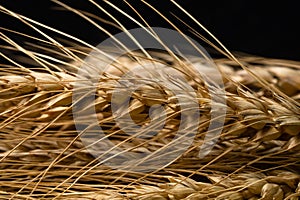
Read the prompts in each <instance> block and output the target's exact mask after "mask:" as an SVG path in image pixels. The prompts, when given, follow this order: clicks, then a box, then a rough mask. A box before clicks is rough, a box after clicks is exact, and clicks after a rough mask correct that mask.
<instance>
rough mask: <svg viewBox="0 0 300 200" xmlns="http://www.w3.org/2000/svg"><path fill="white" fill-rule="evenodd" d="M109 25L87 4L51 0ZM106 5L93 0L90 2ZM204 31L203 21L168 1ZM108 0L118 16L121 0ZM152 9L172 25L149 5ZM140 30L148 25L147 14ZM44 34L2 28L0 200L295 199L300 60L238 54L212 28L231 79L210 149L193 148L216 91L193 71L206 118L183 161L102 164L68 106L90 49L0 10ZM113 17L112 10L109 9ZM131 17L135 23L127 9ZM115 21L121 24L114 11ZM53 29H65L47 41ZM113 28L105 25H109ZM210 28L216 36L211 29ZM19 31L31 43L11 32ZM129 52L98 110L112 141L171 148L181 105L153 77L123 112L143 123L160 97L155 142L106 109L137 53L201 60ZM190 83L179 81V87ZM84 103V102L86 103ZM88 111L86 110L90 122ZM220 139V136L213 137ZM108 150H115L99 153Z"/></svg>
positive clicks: (188, 61)
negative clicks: (136, 167)
mask: <svg viewBox="0 0 300 200" xmlns="http://www.w3.org/2000/svg"><path fill="white" fill-rule="evenodd" d="M54 2H56V3H57V4H59V5H60V6H62V7H64V8H65V9H67V10H69V11H72V12H74V13H75V14H77V15H79V16H81V17H83V18H84V19H85V20H88V21H89V22H90V23H92V24H93V25H95V26H96V27H97V28H99V29H100V30H101V31H102V32H103V31H104V32H105V30H103V29H102V28H101V26H100V25H99V23H98V22H97V19H95V18H93V17H92V16H91V15H90V16H89V15H88V13H87V12H83V11H80V10H76V9H73V8H72V7H70V6H68V5H65V4H64V3H61V2H59V1H54ZM90 2H91V3H93V4H94V6H95V7H96V8H98V9H99V10H102V11H104V12H105V10H103V9H102V8H101V7H100V6H99V5H98V4H96V3H95V2H94V1H90ZM171 2H172V3H173V4H174V5H175V6H177V7H178V9H179V10H181V13H182V15H187V16H189V17H190V18H191V21H193V23H196V24H198V25H199V26H200V28H202V29H203V30H204V31H207V30H206V29H205V28H204V27H203V26H202V25H201V24H200V23H199V22H197V21H196V20H195V19H194V18H193V17H192V16H190V15H189V13H188V12H187V11H185V10H184V9H183V8H182V7H180V5H178V4H177V3H176V2H174V1H171ZM106 3H107V4H108V5H110V6H111V7H113V8H115V9H116V12H121V14H124V15H125V16H127V15H126V13H124V12H123V11H122V10H120V9H118V8H117V6H116V5H114V4H112V3H110V2H109V1H107V2H106ZM144 3H145V4H146V5H148V6H149V7H150V8H151V9H153V12H156V13H158V14H160V15H161V16H162V19H163V20H167V21H168V22H169V23H170V24H171V25H172V26H173V28H174V29H175V30H177V31H179V32H180V30H179V29H178V28H177V27H176V26H175V25H174V24H172V22H171V21H169V20H168V19H167V18H165V17H164V15H163V14H161V13H159V11H158V10H156V9H155V7H154V6H152V5H150V4H148V3H147V2H144ZM128 5H129V6H130V8H131V9H133V10H134V11H135V12H136V14H137V16H139V17H140V20H139V21H141V22H139V23H141V26H142V28H145V27H147V25H148V24H147V22H146V21H144V19H143V17H142V15H140V14H139V13H138V11H137V10H135V9H134V7H132V6H131V5H130V4H128ZM0 11H1V12H2V13H4V14H7V15H10V16H11V17H12V18H16V19H18V20H19V21H20V22H21V23H24V24H25V25H27V26H28V27H30V28H31V29H33V30H34V31H36V32H37V33H38V34H39V35H40V37H36V36H32V35H28V34H24V33H22V32H17V31H15V30H10V29H6V28H5V27H0V30H1V32H0V38H1V40H2V41H3V42H4V43H5V44H4V45H1V51H0V56H1V57H2V58H3V60H5V62H3V63H0V65H1V66H0V91H1V92H0V139H1V141H0V197H1V199H145V200H146V199H147V200H148V199H149V200H150V199H151V200H152V199H153V200H167V199H172V200H177V199H186V200H196V199H235V200H240V199H251V200H255V199H261V200H269V199H270V200H271V199H274V200H275V199H276V200H281V199H292V200H296V199H299V197H300V159H299V158H300V109H299V108H300V92H299V91H300V78H299V77H300V63H298V62H294V61H287V60H278V59H268V58H261V57H255V56H239V57H235V56H234V55H233V54H232V53H231V52H230V51H228V50H227V49H226V48H225V47H224V46H223V45H222V44H221V43H220V42H219V41H218V40H217V39H216V38H215V37H214V36H213V35H210V37H211V38H212V40H208V39H205V38H203V37H202V36H201V35H200V34H197V33H196V32H195V31H194V30H193V29H192V28H191V27H188V28H189V29H190V30H191V31H192V33H194V35H195V36H198V37H199V38H201V39H203V40H204V41H206V42H207V43H208V44H210V45H211V46H212V47H214V48H215V49H216V50H217V51H219V52H220V53H221V54H222V55H223V58H216V59H214V63H215V64H216V66H217V67H218V69H219V71H220V73H221V75H222V79H223V82H224V88H225V93H226V102H225V103H223V105H222V106H223V107H224V108H226V112H225V114H224V116H223V117H224V119H225V120H224V126H222V130H221V134H220V136H219V137H218V138H212V140H214V139H217V141H216V144H215V146H214V147H213V148H212V150H211V152H210V153H209V154H208V155H206V156H205V157H203V158H200V157H199V156H198V153H199V149H200V148H201V145H202V144H203V143H204V138H205V135H206V134H207V131H208V126H209V124H210V122H211V121H213V120H217V119H214V118H217V117H219V116H212V115H211V105H212V104H211V99H210V96H211V95H210V91H209V90H208V88H207V87H206V86H205V84H204V81H203V80H202V79H201V77H195V75H194V74H193V73H189V72H188V70H186V71H187V73H186V74H185V77H186V79H187V80H188V83H189V84H190V85H191V87H192V88H193V89H194V90H195V91H196V94H197V95H196V99H195V100H196V101H197V103H198V104H199V111H200V115H199V121H200V123H199V125H198V126H197V134H196V136H195V137H194V138H193V142H192V143H191V144H192V145H191V146H190V147H189V148H188V149H187V150H186V151H185V153H183V154H182V155H181V156H180V157H176V158H174V159H173V160H172V161H170V162H169V163H168V165H164V166H163V167H158V168H157V169H156V170H153V171H150V172H143V171H131V170H122V168H120V169H116V168H111V167H109V166H107V165H105V164H102V163H100V162H99V159H98V158H97V157H95V156H92V155H91V152H90V151H88V148H87V147H86V146H85V145H83V144H82V142H81V138H80V133H79V132H78V131H77V130H76V127H75V124H74V120H73V115H72V108H73V106H75V105H74V102H73V101H72V94H73V92H74V91H73V89H74V84H73V81H74V77H75V76H76V72H77V70H78V68H80V66H81V64H82V63H84V57H85V56H87V55H88V53H89V52H90V51H91V50H92V49H95V47H94V46H92V45H89V44H88V43H86V42H84V41H82V40H80V39H78V38H75V37H73V36H71V35H68V34H67V33H64V32H60V31H59V30H56V29H54V28H52V27H48V26H47V25H45V24H41V23H39V22H37V21H35V20H33V19H29V18H27V17H26V16H22V15H20V14H17V13H15V12H13V11H11V10H8V9H6V8H5V7H2V6H0ZM107 14H108V15H110V14H109V13H107ZM127 17H128V20H132V21H133V23H135V22H137V21H136V20H135V19H134V18H132V17H131V16H127ZM111 18H112V23H113V24H114V25H115V26H116V27H119V28H120V30H121V31H126V29H125V27H124V26H123V25H122V24H121V22H119V21H118V20H117V19H115V18H114V17H113V16H111ZM51 33H55V34H58V35H59V36H60V37H59V39H57V37H52V36H51ZM106 33H107V34H108V35H109V33H108V32H106ZM207 33H208V34H210V33H209V32H208V31H207ZM16 37H18V38H23V39H24V41H26V42H25V43H22V42H20V41H16V40H15V39H14V38H16ZM145 52H147V51H146V50H145V49H144V51H140V52H131V53H129V54H127V55H123V56H122V57H121V58H119V59H118V61H116V62H115V64H114V66H115V68H113V67H111V68H110V69H109V70H108V71H106V72H105V73H104V74H102V75H101V79H99V80H100V81H99V84H98V86H97V90H96V92H95V93H96V94H95V104H91V103H87V104H86V105H84V106H85V107H89V106H94V107H95V111H96V113H94V114H93V115H96V117H97V119H98V123H97V124H96V125H95V126H101V127H102V128H103V131H104V132H105V134H107V137H108V138H109V139H110V141H112V142H113V143H114V144H116V145H117V146H119V147H121V148H122V149H124V150H125V151H131V152H148V153H150V154H151V153H153V152H155V151H156V150H158V149H160V148H164V147H165V146H168V145H169V143H170V142H171V141H172V139H173V138H174V136H175V134H176V132H177V130H178V129H179V124H180V120H181V118H180V108H179V107H178V106H176V101H174V98H172V93H170V92H169V91H168V90H167V89H165V88H164V87H162V86H159V85H158V84H157V83H153V84H151V83H148V84H147V85H144V86H141V87H140V88H139V89H138V90H137V91H135V92H134V94H133V95H132V97H131V99H130V103H129V108H128V111H129V112H130V116H131V118H132V120H133V121H134V122H135V123H136V124H138V125H140V127H143V126H147V124H149V122H150V121H151V118H150V116H149V108H150V107H151V106H152V105H154V104H157V103H159V104H163V105H164V108H165V110H166V113H167V114H168V118H167V121H166V123H165V125H164V126H163V128H162V129H161V130H159V132H158V133H157V134H156V135H155V136H153V137H151V138H142V137H133V136H132V135H128V134H126V133H125V132H124V131H122V130H121V129H120V127H118V124H117V123H116V121H115V120H114V118H113V116H112V111H111V96H112V90H114V84H115V83H116V82H117V81H118V78H119V77H120V76H121V75H122V74H124V73H125V72H126V71H128V70H130V68H131V67H132V66H135V65H136V64H137V63H138V62H140V61H141V60H146V61H147V62H151V63H155V62H157V63H160V64H163V65H165V66H167V67H171V68H174V69H176V70H179V71H180V69H186V68H189V67H190V66H191V65H192V64H197V63H201V62H202V61H203V60H202V59H201V58H197V57H188V58H186V57H184V56H181V57H179V56H176V55H175V54H171V53H168V51H167V49H166V52H156V51H152V52H147V55H145ZM182 89H183V90H184V87H182ZM85 107H82V109H85ZM89 117H91V116H82V119H83V120H82V123H85V121H84V119H85V118H86V119H88V118H89ZM214 141H215V140H214ZM104 153H109V152H104Z"/></svg>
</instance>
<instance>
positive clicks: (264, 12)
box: [0, 0, 300, 60]
mask: <svg viewBox="0 0 300 200" xmlns="http://www.w3.org/2000/svg"><path fill="white" fill-rule="evenodd" d="M64 2H65V3H67V4H68V5H72V6H74V7H75V8H77V9H82V10H86V11H89V12H91V13H94V14H97V15H98V16H99V17H104V18H105V19H109V18H108V17H107V16H105V15H104V14H101V12H100V11H99V10H97V9H96V8H95V7H94V6H92V5H91V4H90V3H88V2H87V1H83V0H82V1H80V0H78V1H70V0H69V1H64ZM112 2H113V3H115V4H116V5H118V6H119V7H120V8H121V9H122V10H124V11H126V12H128V13H132V12H131V11H130V9H129V8H128V7H127V6H126V4H124V3H122V1H120V0H117V1H112ZM129 2H130V3H131V4H132V5H133V6H134V7H135V8H137V9H138V10H139V11H141V14H142V15H143V16H144V17H145V19H146V20H147V21H148V22H149V23H150V25H151V26H162V27H169V26H168V25H167V23H166V22H164V21H163V20H162V19H161V18H160V17H159V16H158V15H156V14H154V12H153V11H152V10H151V9H149V8H148V7H147V6H145V5H143V4H142V3H140V2H139V1H138V0H135V1H130V0H129ZM147 2H150V3H152V4H153V5H154V4H155V7H156V8H158V9H159V10H160V11H161V12H163V13H164V14H165V15H166V16H168V17H170V18H172V19H173V20H174V19H175V18H174V17H173V16H172V15H171V14H170V13H169V11H170V10H172V11H173V13H174V14H176V15H177V16H180V17H181V18H182V19H183V20H184V21H185V22H187V23H188V24H190V25H191V26H192V27H195V28H196V30H197V31H200V32H201V29H200V28H199V27H197V26H196V24H194V23H193V22H192V21H191V20H189V19H188V18H187V17H184V15H183V14H182V13H181V12H180V11H179V10H178V9H175V7H174V6H173V5H172V4H171V3H170V2H169V1H168V0H160V1H147ZM177 2H178V3H179V4H180V5H182V6H183V7H184V8H185V9H186V10H188V11H189V12H190V13H191V14H192V15H193V16H194V17H196V18H197V19H198V20H199V21H200V22H201V23H202V24H203V25H205V26H206V27H207V28H208V29H209V30H210V31H211V32H212V33H213V34H214V35H215V36H217V38H219V39H220V40H221V41H222V42H223V43H224V44H225V46H226V47H228V49H229V50H231V51H238V52H245V53H249V54H254V55H260V56H266V57H276V58H285V59H293V60H300V39H299V35H300V30H299V28H298V27H299V25H300V24H299V20H300V11H299V8H298V6H297V3H296V2H297V1H278V2H276V1H270V3H269V4H262V3H261V2H263V1H208V2H204V1H200V0H198V1H197V0H179V1H177ZM100 4H101V5H103V6H104V8H105V9H106V10H107V11H109V12H110V13H113V14H114V15H115V16H116V17H117V18H118V19H120V20H122V23H124V24H125V25H126V26H127V27H128V28H134V27H136V26H135V25H133V24H132V23H131V22H129V21H128V20H126V18H124V17H122V16H121V15H119V14H117V13H116V12H115V11H114V10H113V9H111V8H109V7H108V6H105V4H103V3H100ZM0 5H3V6H5V7H7V8H9V9H11V10H13V11H16V12H18V13H21V14H24V15H26V16H29V17H31V18H33V19H36V20H37V21H40V22H43V23H45V24H47V25H50V26H54V27H55V28H58V29H60V30H63V31H65V32H67V33H70V34H73V35H75V36H77V37H79V38H80V39H83V40H85V41H88V42H90V43H92V44H97V43H99V42H101V41H102V40H104V39H105V38H106V36H105V35H104V34H101V33H99V31H98V30H97V29H96V28H94V27H93V26H91V25H89V24H88V23H86V22H84V20H83V19H81V18H80V17H78V16H76V15H75V14H72V13H70V12H67V11H61V10H57V9H55V8H56V7H57V5H56V4H54V3H52V2H50V1H48V0H7V1H4V0H2V1H1V0H0ZM0 17H1V18H0V26H2V27H7V28H12V29H15V30H21V31H22V30H24V27H23V26H22V25H20V23H18V22H17V20H13V19H12V18H11V17H7V16H6V15H4V14H0ZM136 18H137V17H136ZM176 24H177V25H179V24H180V23H176ZM180 26H181V28H184V26H183V25H180ZM107 28H108V29H109V30H110V31H111V32H112V33H114V31H115V32H117V31H116V30H115V29H112V28H109V27H108V26H107ZM184 29H185V28H184ZM185 30H186V29H185ZM202 33H203V32H202ZM190 36H192V37H193V35H191V34H190Z"/></svg>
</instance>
